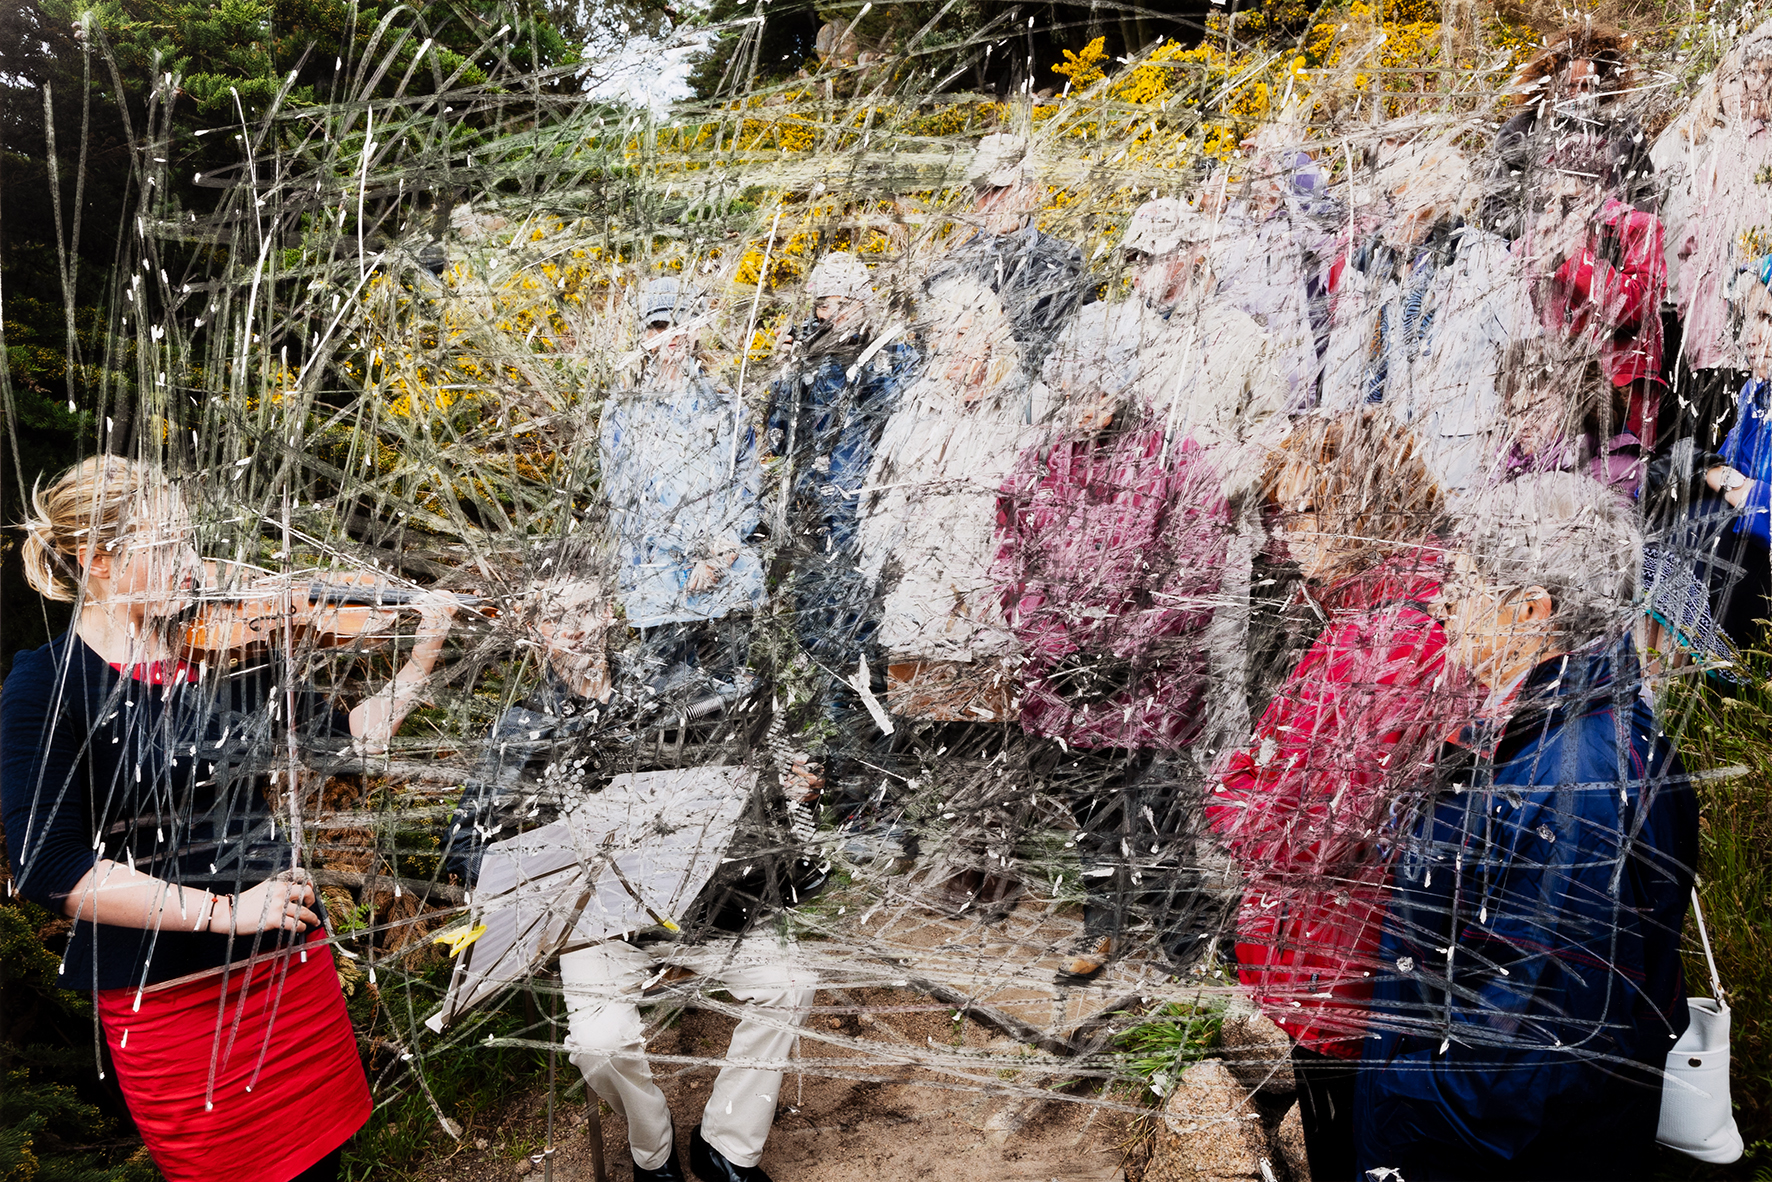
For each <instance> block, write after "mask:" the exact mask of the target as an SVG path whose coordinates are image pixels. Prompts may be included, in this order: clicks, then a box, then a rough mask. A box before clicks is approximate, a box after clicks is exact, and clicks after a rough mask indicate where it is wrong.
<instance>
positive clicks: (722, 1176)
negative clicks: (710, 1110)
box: [689, 1125, 769, 1182]
mask: <svg viewBox="0 0 1772 1182" xmlns="http://www.w3.org/2000/svg"><path fill="white" fill-rule="evenodd" d="M689 1168H690V1169H692V1170H694V1171H695V1176H696V1177H697V1178H700V1179H701V1182H769V1175H768V1174H765V1173H764V1172H763V1167H762V1166H738V1165H733V1164H732V1163H731V1162H729V1161H727V1160H726V1155H725V1154H723V1153H721V1152H720V1151H719V1150H718V1149H715V1148H714V1147H713V1146H712V1145H709V1144H708V1143H707V1139H706V1138H704V1137H703V1136H702V1135H701V1126H700V1125H696V1126H695V1131H694V1132H693V1133H690V1134H689Z"/></svg>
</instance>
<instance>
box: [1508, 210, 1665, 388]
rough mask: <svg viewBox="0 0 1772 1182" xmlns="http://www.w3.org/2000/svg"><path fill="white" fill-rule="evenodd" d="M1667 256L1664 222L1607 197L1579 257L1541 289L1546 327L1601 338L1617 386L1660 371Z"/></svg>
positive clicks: (1604, 366) (1603, 359) (1606, 368)
mask: <svg viewBox="0 0 1772 1182" xmlns="http://www.w3.org/2000/svg"><path fill="white" fill-rule="evenodd" d="M1666 292H1667V259H1666V257H1665V256H1664V255H1663V252H1662V227H1661V219H1660V218H1658V217H1656V216H1655V215H1654V214H1651V213H1644V212H1642V211H1641V210H1639V209H1636V208H1634V207H1632V206H1629V205H1626V204H1625V203H1624V202H1622V201H1619V200H1617V199H1616V198H1608V199H1607V201H1606V204H1605V205H1604V206H1602V207H1601V209H1600V217H1599V220H1598V221H1597V222H1596V223H1595V225H1594V229H1593V233H1592V234H1591V235H1589V236H1588V240H1587V245H1586V246H1585V247H1584V248H1583V249H1582V251H1581V253H1579V254H1577V255H1576V256H1575V257H1573V258H1571V259H1569V260H1568V261H1567V262H1565V263H1564V264H1563V265H1562V266H1561V267H1558V268H1557V272H1556V274H1555V275H1552V276H1551V277H1550V279H1549V280H1547V281H1546V282H1545V283H1544V284H1543V286H1542V287H1541V288H1540V294H1539V300H1538V303H1539V309H1538V314H1539V317H1540V319H1541V320H1542V322H1543V324H1544V330H1545V332H1547V333H1552V334H1555V335H1557V336H1561V337H1575V336H1577V335H1580V334H1583V333H1586V334H1588V335H1589V336H1590V337H1591V338H1592V339H1594V340H1596V341H1597V342H1598V345H1599V351H1600V368H1601V370H1602V371H1603V372H1604V373H1605V374H1606V377H1607V378H1608V379H1609V380H1610V381H1611V382H1612V384H1613V385H1614V386H1628V385H1630V384H1631V383H1632V382H1634V381H1636V380H1637V379H1639V378H1655V377H1658V376H1659V375H1660V373H1661V343H1662V342H1661V314H1660V308H1661V300H1662V297H1663V295H1665V294H1666Z"/></svg>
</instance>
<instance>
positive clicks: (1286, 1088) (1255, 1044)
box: [1218, 1007, 1297, 1096]
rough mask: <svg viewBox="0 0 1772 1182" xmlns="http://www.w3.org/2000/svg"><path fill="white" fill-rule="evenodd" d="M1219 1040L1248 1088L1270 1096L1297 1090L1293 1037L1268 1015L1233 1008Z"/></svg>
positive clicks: (1222, 1053)
mask: <svg viewBox="0 0 1772 1182" xmlns="http://www.w3.org/2000/svg"><path fill="white" fill-rule="evenodd" d="M1218 1041H1219V1047H1220V1050H1219V1054H1220V1056H1221V1057H1222V1058H1223V1059H1224V1061H1225V1063H1226V1065H1227V1066H1229V1067H1230V1069H1231V1074H1233V1075H1235V1076H1236V1077H1237V1082H1239V1083H1241V1084H1242V1085H1243V1086H1244V1087H1245V1088H1248V1089H1249V1090H1250V1091H1252V1092H1261V1093H1263V1094H1264V1095H1268V1096H1286V1095H1290V1094H1292V1092H1293V1091H1294V1090H1295V1089H1296V1087H1297V1084H1296V1083H1294V1081H1293V1079H1292V1040H1291V1039H1290V1038H1288V1037H1287V1035H1286V1032H1285V1031H1284V1030H1281V1029H1280V1028H1279V1027H1278V1026H1276V1025H1274V1022H1273V1020H1272V1019H1271V1018H1269V1017H1267V1016H1266V1015H1265V1014H1261V1013H1258V1012H1256V1011H1254V1010H1249V1009H1243V1008H1240V1007H1233V1008H1232V1009H1231V1011H1230V1012H1229V1013H1227V1014H1226V1015H1225V1018H1224V1028H1223V1030H1222V1031H1221V1032H1220V1033H1219V1036H1218Z"/></svg>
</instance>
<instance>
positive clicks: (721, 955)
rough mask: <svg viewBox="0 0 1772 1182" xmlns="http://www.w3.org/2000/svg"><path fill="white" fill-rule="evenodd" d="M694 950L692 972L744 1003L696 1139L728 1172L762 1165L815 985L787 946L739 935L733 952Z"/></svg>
mask: <svg viewBox="0 0 1772 1182" xmlns="http://www.w3.org/2000/svg"><path fill="white" fill-rule="evenodd" d="M697 951H698V952H699V953H700V955H699V956H697V957H695V958H693V959H695V960H696V961H697V965H696V967H698V968H700V970H701V971H702V972H703V973H704V974H705V975H707V976H709V977H712V978H715V979H717V980H719V981H720V982H721V983H722V984H723V985H724V986H725V987H726V990H727V992H729V993H730V994H732V996H733V997H734V998H736V999H738V1000H739V1001H742V1002H746V1003H748V1004H747V1005H746V1006H745V1016H744V1017H743V1018H742V1019H740V1020H739V1023H738V1027H737V1029H735V1030H734V1031H733V1032H732V1045H731V1047H730V1048H729V1049H728V1051H727V1058H728V1060H729V1062H728V1063H727V1065H726V1066H725V1067H722V1068H721V1069H720V1074H719V1076H718V1077H717V1078H716V1079H715V1080H714V1090H713V1093H712V1094H711V1095H710V1096H709V1097H708V1103H707V1108H706V1109H705V1110H704V1111H703V1113H702V1118H701V1134H702V1137H703V1138H704V1139H705V1140H706V1141H707V1143H708V1144H709V1145H710V1146H711V1147H712V1148H714V1149H715V1150H716V1151H718V1152H719V1153H720V1154H722V1155H723V1156H724V1157H725V1158H726V1160H727V1161H730V1162H731V1163H732V1164H733V1165H736V1166H745V1167H748V1166H754V1165H756V1164H757V1163H758V1162H759V1161H761V1160H762V1159H763V1145H764V1143H765V1142H766V1141H767V1140H768V1138H769V1127H770V1125H772V1124H773V1123H774V1122H775V1107H776V1103H777V1102H778V1101H779V1100H780V1098H781V1083H782V1076H783V1075H784V1074H786V1067H787V1062H788V1056H789V1055H791V1054H792V1053H793V1049H794V1044H795V1042H796V1041H798V1039H799V1037H800V1029H799V1028H800V1027H801V1026H802V1025H804V1024H805V1022H806V1016H807V1014H808V1013H810V1011H811V1008H812V999H813V995H814V994H815V992H816V991H817V988H818V979H817V977H816V975H815V974H814V973H813V972H812V971H811V970H810V969H807V968H805V967H803V966H801V965H799V964H798V963H797V962H796V959H795V956H794V946H793V945H792V944H791V943H786V942H783V941H780V940H778V939H777V938H776V937H775V936H773V935H770V934H758V935H752V936H747V937H745V938H744V939H742V940H740V941H739V942H738V944H737V946H736V947H734V946H733V945H731V944H724V945H715V946H712V947H707V948H703V949H699V950H697Z"/></svg>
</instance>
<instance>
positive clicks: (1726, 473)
mask: <svg viewBox="0 0 1772 1182" xmlns="http://www.w3.org/2000/svg"><path fill="white" fill-rule="evenodd" d="M1704 483H1705V484H1706V485H1707V486H1709V488H1710V490H1711V491H1712V492H1720V493H1722V494H1723V500H1725V501H1727V502H1728V503H1729V504H1731V505H1733V506H1734V507H1735V508H1737V509H1739V508H1741V506H1742V505H1744V504H1746V503H1747V494H1748V493H1750V492H1752V491H1753V487H1754V482H1753V481H1751V480H1749V479H1748V478H1747V477H1746V476H1743V475H1742V474H1741V473H1740V472H1737V471H1736V470H1735V469H1734V468H1730V467H1728V466H1726V465H1723V464H1718V465H1717V466H1716V467H1715V468H1710V469H1707V470H1706V471H1705V473H1704Z"/></svg>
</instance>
